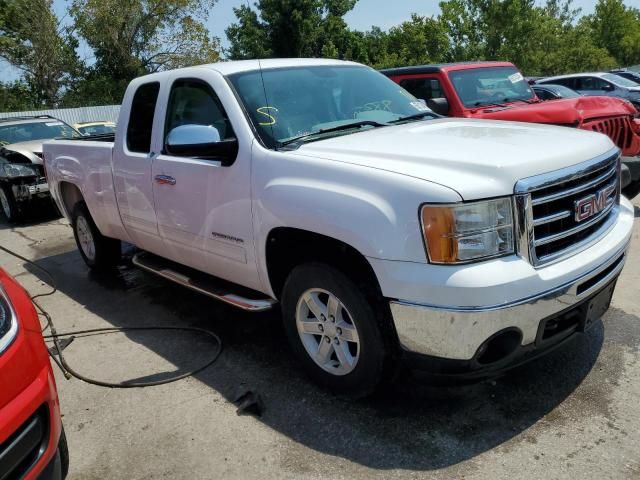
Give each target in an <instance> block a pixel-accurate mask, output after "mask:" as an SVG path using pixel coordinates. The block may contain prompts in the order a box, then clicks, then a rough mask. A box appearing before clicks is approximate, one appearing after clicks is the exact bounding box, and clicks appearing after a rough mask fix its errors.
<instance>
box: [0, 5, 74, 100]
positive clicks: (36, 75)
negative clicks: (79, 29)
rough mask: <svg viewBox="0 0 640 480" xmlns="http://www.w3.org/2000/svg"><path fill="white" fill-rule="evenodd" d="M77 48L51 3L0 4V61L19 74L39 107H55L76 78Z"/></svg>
mask: <svg viewBox="0 0 640 480" xmlns="http://www.w3.org/2000/svg"><path fill="white" fill-rule="evenodd" d="M77 46H78V43H77V40H76V39H75V38H74V37H73V36H72V35H71V32H70V30H69V29H68V28H67V27H65V26H63V25H62V24H61V22H60V21H59V20H58V18H57V17H56V15H55V14H54V13H53V10H52V2H51V0H0V57H2V58H4V59H5V60H6V61H7V62H9V63H10V64H11V65H13V66H14V67H16V68H17V69H18V70H20V71H21V72H22V74H23V76H24V78H25V80H26V82H27V84H28V85H29V87H30V88H31V92H32V94H33V96H34V97H35V99H36V101H37V102H38V103H39V104H40V105H41V106H55V105H56V103H57V102H58V101H59V99H60V96H61V95H62V92H63V90H64V87H65V85H67V84H68V83H69V81H70V79H71V78H72V77H73V76H75V75H76V74H77V72H78V68H79V65H80V64H79V60H78V57H77V55H76V52H75V50H76V47H77Z"/></svg>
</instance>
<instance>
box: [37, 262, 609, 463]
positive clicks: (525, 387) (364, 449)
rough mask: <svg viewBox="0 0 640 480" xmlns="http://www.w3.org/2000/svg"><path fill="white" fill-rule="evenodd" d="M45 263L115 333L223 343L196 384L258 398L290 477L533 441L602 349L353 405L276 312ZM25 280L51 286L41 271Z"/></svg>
mask: <svg viewBox="0 0 640 480" xmlns="http://www.w3.org/2000/svg"><path fill="white" fill-rule="evenodd" d="M37 264H38V265H40V266H42V267H44V268H46V269H47V270H49V271H50V272H51V274H52V275H53V277H54V278H55V279H56V281H57V283H58V284H57V287H58V289H59V290H60V291H61V292H62V293H64V294H65V295H67V296H68V297H70V298H71V299H73V300H74V301H75V302H78V303H79V304H81V305H83V306H84V308H86V309H88V310H89V311H91V312H92V313H94V314H96V315H98V316H100V317H101V318H103V319H104V320H105V321H107V322H108V323H109V324H111V325H113V326H144V325H151V324H158V323H160V324H163V325H170V326H196V327H200V328H205V329H209V330H211V331H214V332H216V333H217V334H218V335H219V336H220V337H221V339H222V341H223V344H224V351H223V353H222V356H221V357H220V358H219V360H218V362H217V363H216V364H215V365H213V366H212V367H210V368H208V369H206V370H204V371H203V372H200V373H199V374H197V375H196V378H197V379H199V380H200V381H201V382H204V383H205V384H206V385H208V386H209V387H211V388H212V389H215V390H216V391H218V392H220V393H221V394H222V395H223V396H224V397H225V398H227V399H228V400H229V401H233V400H234V399H235V396H236V394H237V392H238V389H239V388H240V387H242V386H246V387H247V388H250V389H252V390H254V391H257V392H258V393H259V394H260V395H261V396H262V398H263V400H264V404H265V407H266V408H265V411H264V413H263V415H262V417H260V421H261V422H263V423H264V424H265V425H267V426H269V427H271V428H273V429H274V430H276V431H278V432H280V433H282V434H283V435H286V436H287V437H289V438H290V439H292V440H294V442H287V446H286V448H285V449H284V450H283V451H282V461H283V462H284V463H286V464H291V465H293V466H295V465H296V464H300V463H301V462H303V463H302V464H304V462H305V461H306V460H305V458H306V456H307V454H306V453H305V451H304V450H303V449H302V446H304V447H308V448H311V449H314V450H316V451H318V452H322V453H325V454H329V455H334V456H338V457H342V458H345V459H348V460H350V461H353V462H356V463H358V464H361V465H365V466H367V467H370V468H376V469H417V470H433V469H439V468H443V467H447V466H450V465H455V464H457V463H459V462H462V461H464V460H467V459H470V458H473V457H475V456H477V455H479V454H481V453H483V452H485V451H488V450H490V449H492V448H494V447H496V446H499V445H503V444H505V443H506V442H509V441H511V440H512V439H514V438H515V437H519V439H520V440H523V441H531V442H535V438H533V439H532V438H530V437H531V435H532V434H531V433H528V432H526V430H527V429H528V428H529V427H531V426H533V425H534V424H535V423H536V422H538V421H539V420H540V419H541V418H543V417H545V416H549V414H550V413H551V412H554V415H553V416H554V418H556V420H558V418H560V417H561V415H559V414H557V412H555V410H556V407H558V406H559V405H560V404H561V403H562V402H563V401H564V400H565V399H566V398H567V397H568V396H569V395H570V394H571V393H572V392H573V391H574V390H575V389H576V388H577V387H578V386H579V385H580V384H581V383H582V382H583V380H584V379H585V377H586V376H587V374H588V373H589V372H590V371H591V369H592V367H593V365H594V363H595V362H596V359H597V357H598V355H599V353H600V350H601V348H602V345H603V337H604V335H603V326H602V323H601V322H598V323H597V324H596V326H594V328H592V329H591V331H590V332H589V333H588V334H585V335H581V336H579V337H576V338H575V340H573V341H572V342H570V343H568V344H567V345H566V347H565V348H563V349H560V350H558V351H556V352H553V353H551V354H550V355H548V356H546V357H544V358H542V359H539V360H536V361H534V362H532V363H530V364H528V365H525V366H523V367H520V368H518V369H516V370H514V371H512V372H511V373H510V374H509V375H507V376H504V377H501V378H498V379H496V380H493V381H485V382H482V383H476V384H467V385H453V386H451V385H450V386H446V387H443V386H432V385H427V384H424V383H418V382H416V379H415V378H413V376H412V375H411V374H410V373H407V372H405V373H404V374H403V375H402V376H401V378H399V379H398V380H397V381H396V382H395V384H393V385H392V386H390V387H388V389H387V390H386V391H384V392H382V393H381V394H379V395H377V396H376V397H373V398H369V399H366V400H361V401H349V400H344V399H340V398H336V397H335V396H333V395H331V394H329V393H327V392H325V391H323V390H321V389H320V388H318V387H316V386H315V385H314V384H312V383H311V382H310V381H309V380H307V379H306V377H304V375H303V374H302V373H301V372H300V370H299V369H298V368H296V365H295V364H296V361H295V358H294V357H293V355H292V354H291V353H290V351H289V349H288V348H287V346H286V341H285V335H284V331H283V329H282V327H281V323H280V319H279V316H278V313H277V312H273V313H267V314H247V313H244V312H240V311H237V310H235V309H232V308H231V307H227V306H226V305H223V304H221V303H218V302H215V301H212V300H210V299H208V298H206V297H204V296H202V295H199V294H196V293H194V292H191V291H189V290H187V289H184V288H182V287H179V286H176V285H174V284H172V283H170V282H168V281H165V280H163V279H160V278H158V277H156V276H153V275H151V274H148V273H145V272H142V271H140V270H138V269H135V268H133V267H131V266H130V264H125V265H123V266H122V267H121V268H120V269H119V272H118V273H117V274H112V275H95V274H92V273H90V272H88V270H87V269H86V267H85V266H84V264H83V263H82V261H81V259H80V256H79V255H78V253H77V252H75V251H74V252H69V253H65V254H61V255H55V256H48V257H45V258H42V259H40V260H38V261H37ZM28 269H29V270H30V271H31V272H32V273H33V274H35V275H37V276H38V277H39V278H41V279H42V280H43V281H46V280H47V278H46V277H45V276H44V275H43V274H42V273H41V272H40V271H39V270H38V269H35V268H34V267H32V266H28ZM44 302H45V300H44V299H43V303H44ZM54 321H55V318H54ZM75 327H76V328H84V327H86V326H84V325H80V324H78V325H75ZM58 328H59V329H60V327H59V326H58ZM128 336H129V338H130V339H131V340H133V341H135V342H138V343H141V344H143V345H144V346H145V347H146V348H148V349H150V350H151V351H153V352H155V353H157V354H158V355H160V356H161V357H163V358H164V359H166V360H168V361H169V362H171V363H172V364H174V365H176V367H177V369H178V370H186V369H188V368H191V367H192V366H193V365H194V363H197V362H200V361H202V360H203V359H204V357H205V356H209V355H210V353H211V348H215V347H211V346H210V344H208V345H209V347H206V345H207V344H206V340H204V341H203V340H202V339H199V340H198V343H199V346H198V348H193V349H191V348H184V346H181V345H180V343H181V342H178V344H175V343H173V342H172V341H170V340H169V341H167V336H166V335H164V334H162V333H161V334H160V335H157V334H141V333H138V332H135V333H131V334H129V335H128ZM70 350H72V349H71V348H70ZM70 361H71V360H70ZM154 378H156V379H157V378H158V376H157V375H155V376H154ZM585 405H586V403H585ZM558 421H562V419H561V418H560V420H558ZM567 421H569V420H567Z"/></svg>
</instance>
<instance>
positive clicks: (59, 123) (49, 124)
mask: <svg viewBox="0 0 640 480" xmlns="http://www.w3.org/2000/svg"><path fill="white" fill-rule="evenodd" d="M44 124H45V125H46V126H47V127H57V126H58V125H62V122H45V123H44Z"/></svg>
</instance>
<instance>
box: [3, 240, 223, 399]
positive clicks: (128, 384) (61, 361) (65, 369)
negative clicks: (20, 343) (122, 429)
mask: <svg viewBox="0 0 640 480" xmlns="http://www.w3.org/2000/svg"><path fill="white" fill-rule="evenodd" d="M0 250H2V251H3V252H5V253H7V254H9V255H11V256H13V257H16V258H18V259H20V260H22V261H23V262H25V263H27V264H29V265H32V266H33V267H35V268H37V269H38V270H40V271H41V272H43V273H44V274H45V275H46V276H47V277H48V278H49V280H50V282H48V285H49V286H50V287H51V291H49V292H46V293H39V294H37V295H33V296H32V297H31V301H32V302H33V304H34V305H35V307H36V309H37V310H38V312H39V313H40V315H42V316H43V317H44V318H45V319H46V321H47V324H46V325H45V327H44V328H43V329H42V331H43V332H44V331H46V330H47V328H49V329H50V331H51V334H49V335H44V338H45V339H50V340H52V341H53V345H54V348H53V349H50V350H49V355H50V356H51V359H52V360H53V361H54V362H55V363H56V365H57V366H58V367H59V368H60V370H61V371H62V373H63V374H64V376H65V378H67V380H68V379H70V378H71V377H75V378H77V379H78V380H82V381H83V382H86V383H90V384H91V385H98V386H100V387H108V388H136V387H137V388H141V387H152V386H156V385H164V384H167V383H171V382H176V381H178V380H182V379H183V378H187V377H190V376H192V375H195V374H196V373H199V372H201V371H202V370H204V369H205V368H207V367H209V366H211V365H212V364H213V363H214V362H215V361H216V360H218V358H219V357H220V354H221V353H222V340H221V339H220V337H218V335H216V334H215V333H213V332H210V331H209V330H205V329H203V328H198V327H165V326H158V325H153V326H148V327H105V328H91V329H88V330H74V331H71V332H63V333H58V332H57V331H56V328H55V325H54V323H53V320H52V319H51V315H49V313H48V312H47V311H46V310H45V309H44V308H42V306H41V305H40V304H39V303H38V302H36V300H35V299H36V298H40V297H46V296H49V295H53V294H54V293H56V292H57V291H58V289H57V287H56V282H55V280H54V278H53V275H51V273H50V272H49V271H48V270H47V269H45V268H44V267H42V266H40V265H38V264H37V263H35V262H34V261H32V260H29V259H28V258H25V257H23V256H22V255H20V254H19V253H16V252H14V251H12V250H10V249H8V248H6V247H3V246H2V245H0ZM143 330H151V331H154V330H166V331H176V330H179V331H184V332H196V333H200V334H203V335H208V336H209V337H211V338H213V339H214V340H215V342H216V344H217V348H216V351H215V354H214V355H213V356H212V357H211V358H210V359H209V360H208V361H207V362H205V363H204V364H202V365H201V366H199V367H197V368H194V369H192V370H189V371H187V372H184V373H181V374H179V375H174V376H172V377H169V378H165V379H163V380H155V381H146V382H134V381H129V380H125V381H122V382H104V381H102V380H96V379H93V378H90V377H87V376H85V375H82V374H81V373H78V372H76V371H75V370H74V369H73V368H71V367H70V366H69V364H68V363H67V361H66V359H65V358H64V355H63V354H62V350H63V348H62V347H61V345H60V338H62V337H71V336H75V335H86V334H91V333H94V334H107V333H116V332H128V331H143ZM52 350H54V351H55V353H53V352H52Z"/></svg>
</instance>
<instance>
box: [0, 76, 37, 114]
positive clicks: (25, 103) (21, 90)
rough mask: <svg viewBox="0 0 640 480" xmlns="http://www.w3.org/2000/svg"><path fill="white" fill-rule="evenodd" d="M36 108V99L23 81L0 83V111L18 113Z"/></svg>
mask: <svg viewBox="0 0 640 480" xmlns="http://www.w3.org/2000/svg"><path fill="white" fill-rule="evenodd" d="M37 107H38V99H37V98H36V97H35V95H34V94H33V91H32V90H31V88H30V87H29V85H28V84H27V83H25V82H23V81H19V80H18V81H14V82H7V83H0V111H2V112H20V111H24V110H32V109H34V108H37Z"/></svg>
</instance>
